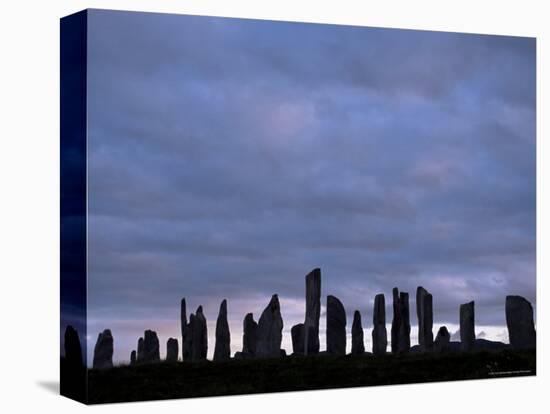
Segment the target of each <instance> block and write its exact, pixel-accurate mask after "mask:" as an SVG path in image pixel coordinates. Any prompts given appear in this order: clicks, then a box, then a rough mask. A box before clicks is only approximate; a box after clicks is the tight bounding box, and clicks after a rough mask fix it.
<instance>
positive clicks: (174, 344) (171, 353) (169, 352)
mask: <svg viewBox="0 0 550 414" xmlns="http://www.w3.org/2000/svg"><path fill="white" fill-rule="evenodd" d="M178 353H179V346H178V340H177V339H176V338H168V341H167V342H166V361H167V362H177V361H178Z"/></svg>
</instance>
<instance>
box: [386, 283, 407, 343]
mask: <svg viewBox="0 0 550 414" xmlns="http://www.w3.org/2000/svg"><path fill="white" fill-rule="evenodd" d="M391 339H392V343H391V348H392V353H394V354H400V353H404V352H408V351H409V349H410V347H411V322H410V316H409V294H408V293H406V292H399V290H398V289H397V288H393V321H392V326H391Z"/></svg>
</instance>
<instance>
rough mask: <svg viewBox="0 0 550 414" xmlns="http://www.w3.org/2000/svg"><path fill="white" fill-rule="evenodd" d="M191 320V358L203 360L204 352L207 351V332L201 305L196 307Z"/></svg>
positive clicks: (204, 357)
mask: <svg viewBox="0 0 550 414" xmlns="http://www.w3.org/2000/svg"><path fill="white" fill-rule="evenodd" d="M191 320H192V321H193V323H192V326H191V335H192V342H191V360H193V361H200V360H205V359H206V354H207V353H208V332H207V329H206V317H205V316H204V314H203V311H202V306H199V307H198V308H197V312H196V313H195V315H192V319H191ZM190 325H191V324H190Z"/></svg>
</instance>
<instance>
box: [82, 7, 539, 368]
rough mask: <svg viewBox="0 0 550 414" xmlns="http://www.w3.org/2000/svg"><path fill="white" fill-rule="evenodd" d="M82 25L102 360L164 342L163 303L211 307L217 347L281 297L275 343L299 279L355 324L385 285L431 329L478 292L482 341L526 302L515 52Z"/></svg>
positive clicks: (528, 280) (525, 74) (166, 313)
mask: <svg viewBox="0 0 550 414" xmlns="http://www.w3.org/2000/svg"><path fill="white" fill-rule="evenodd" d="M89 28H90V34H89V62H90V66H89V74H88V76H89V78H88V85H89V95H88V108H89V113H88V115H89V130H88V136H89V144H88V150H89V154H88V155H89V158H88V186H89V223H88V225H89V244H88V248H89V255H90V256H89V279H88V287H89V297H88V304H89V317H90V324H91V327H90V330H89V332H90V335H91V336H92V337H95V332H96V331H99V330H100V329H103V328H104V327H105V326H107V325H108V326H110V327H111V328H112V329H113V330H114V335H115V337H116V336H117V334H116V330H115V327H117V329H118V330H119V332H120V333H119V338H120V343H121V344H124V345H122V346H121V348H119V351H117V355H116V357H117V358H119V359H127V358H128V357H127V354H128V353H129V350H130V348H129V347H130V346H131V344H133V343H134V342H135V340H136V339H137V335H139V333H140V331H143V330H144V329H146V328H155V326H157V325H158V326H159V328H158V329H162V333H163V335H164V334H165V335H172V336H174V335H177V313H178V306H179V299H180V298H181V296H186V297H187V298H188V300H189V301H190V303H192V306H193V308H194V307H196V306H198V305H199V304H203V305H204V306H205V309H206V312H207V317H208V318H209V321H211V322H213V321H214V320H215V317H216V313H215V312H216V311H217V309H218V307H219V302H220V301H221V300H222V299H223V298H228V299H229V312H230V319H232V330H233V345H234V346H235V347H236V346H238V344H239V342H240V338H239V335H240V329H241V324H242V318H243V317H244V314H245V313H246V312H249V311H253V312H254V313H255V315H256V317H258V316H259V312H261V310H262V309H263V307H264V306H265V305H266V304H267V302H268V299H269V296H270V295H271V294H272V293H275V292H276V293H279V294H280V296H281V301H282V305H283V309H282V311H283V317H285V332H287V331H288V330H289V329H290V327H291V325H292V324H293V323H296V322H297V321H298V320H300V319H301V318H303V308H304V304H303V301H302V298H303V295H304V292H303V289H304V279H303V277H304V275H305V274H306V273H307V272H308V271H309V270H311V269H312V268H313V267H317V266H319V267H321V268H322V271H323V294H324V295H326V294H329V293H331V294H336V295H337V296H339V297H340V298H341V299H342V300H343V302H344V304H345V305H346V309H347V311H348V313H349V317H350V320H351V315H352V312H353V310H354V309H359V310H361V311H362V312H363V313H364V320H365V321H366V322H367V323H366V325H367V327H368V326H369V323H368V322H369V321H370V319H371V317H372V302H373V299H374V295H375V294H376V293H379V292H383V293H385V294H386V295H387V296H386V298H387V305H389V298H390V293H391V288H392V287H393V286H399V287H400V289H402V290H405V291H409V292H410V294H411V298H413V297H414V290H415V289H416V286H418V285H423V286H425V287H426V288H427V289H428V290H430V291H431V292H433V293H434V307H435V314H436V315H435V318H436V322H437V323H447V324H456V323H457V320H458V306H459V304H460V303H463V302H466V301H469V300H475V301H476V309H477V315H476V321H477V322H478V324H479V325H480V326H492V327H495V328H494V329H493V330H489V329H485V328H484V331H486V332H487V335H488V337H490V336H491V332H497V333H498V335H500V332H502V329H503V328H502V327H503V326H504V324H505V322H504V297H505V295H506V294H510V293H514V294H521V295H524V296H526V297H527V298H528V299H529V300H531V301H532V302H533V303H534V301H535V195H536V194H535V191H536V190H535V188H536V185H535V184H536V182H535V41H534V39H528V38H512V37H506V36H485V35H465V34H455V33H436V32H422V31H407V30H387V29H373V28H359V27H344V26H331V25H312V24H296V23H281V22H267V21H253V20H238V19H220V18H207V17H193V16H171V15H161V14H141V13H123V12H106V11H92V12H91V13H90V24H89ZM411 306H414V302H413V301H412V302H411ZM387 309H388V315H389V316H391V312H389V311H390V306H387ZM211 326H212V327H211V328H210V329H211V331H212V332H213V325H211ZM94 329H95V330H94ZM453 329H455V328H453ZM495 335H496V334H495ZM366 336H367V337H368V336H369V335H366ZM287 337H288V335H286V336H285V340H288V338H287ZM286 343H287V346H288V341H287V342H286ZM92 348H93V347H92Z"/></svg>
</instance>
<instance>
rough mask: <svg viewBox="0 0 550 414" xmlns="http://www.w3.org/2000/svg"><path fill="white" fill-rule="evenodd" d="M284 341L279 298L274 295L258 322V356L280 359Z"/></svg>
mask: <svg viewBox="0 0 550 414" xmlns="http://www.w3.org/2000/svg"><path fill="white" fill-rule="evenodd" d="M282 339H283V318H282V317H281V308H280V305H279V297H278V296H277V295H273V296H272V297H271V301H270V302H269V304H268V305H267V307H266V308H265V309H264V311H263V312H262V315H261V316H260V320H259V321H258V342H257V347H256V355H257V356H258V357H263V358H275V357H280V356H281V342H282Z"/></svg>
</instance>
